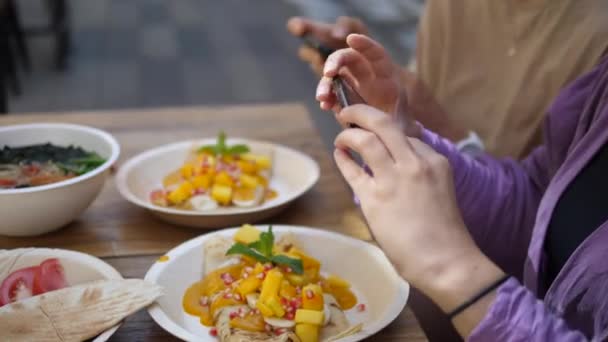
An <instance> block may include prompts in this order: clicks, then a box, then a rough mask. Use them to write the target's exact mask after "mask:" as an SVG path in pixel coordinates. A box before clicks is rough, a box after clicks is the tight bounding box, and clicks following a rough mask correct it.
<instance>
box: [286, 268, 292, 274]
mask: <svg viewBox="0 0 608 342" xmlns="http://www.w3.org/2000/svg"><path fill="white" fill-rule="evenodd" d="M285 272H287V273H291V272H293V270H292V269H291V267H287V268H286V269H285Z"/></svg>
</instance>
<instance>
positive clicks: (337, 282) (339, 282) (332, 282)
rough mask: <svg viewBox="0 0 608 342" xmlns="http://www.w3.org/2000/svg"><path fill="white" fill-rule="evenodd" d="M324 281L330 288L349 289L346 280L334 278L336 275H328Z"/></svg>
mask: <svg viewBox="0 0 608 342" xmlns="http://www.w3.org/2000/svg"><path fill="white" fill-rule="evenodd" d="M325 281H326V282H327V284H328V285H329V286H331V287H336V288H347V289H348V288H350V283H349V282H347V281H346V280H344V279H342V278H340V277H338V276H336V275H333V274H332V275H330V276H329V277H327V279H325Z"/></svg>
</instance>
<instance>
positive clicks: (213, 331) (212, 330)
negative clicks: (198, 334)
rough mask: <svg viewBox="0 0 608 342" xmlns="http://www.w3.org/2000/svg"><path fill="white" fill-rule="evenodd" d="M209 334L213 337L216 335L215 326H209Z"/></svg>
mask: <svg viewBox="0 0 608 342" xmlns="http://www.w3.org/2000/svg"><path fill="white" fill-rule="evenodd" d="M209 335H211V336H213V337H215V336H217V328H211V329H210V330H209Z"/></svg>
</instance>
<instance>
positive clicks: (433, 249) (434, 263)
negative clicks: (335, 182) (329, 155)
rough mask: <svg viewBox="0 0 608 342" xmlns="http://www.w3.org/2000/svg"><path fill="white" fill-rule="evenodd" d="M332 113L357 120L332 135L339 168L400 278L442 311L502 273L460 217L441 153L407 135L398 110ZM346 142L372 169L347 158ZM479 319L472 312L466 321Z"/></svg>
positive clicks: (354, 109) (345, 119)
mask: <svg viewBox="0 0 608 342" xmlns="http://www.w3.org/2000/svg"><path fill="white" fill-rule="evenodd" d="M337 117H338V119H339V120H340V121H342V122H352V123H354V124H356V125H358V126H359V127H361V128H353V129H346V130H344V131H343V132H342V133H340V134H339V135H338V137H337V138H336V141H335V145H336V150H335V155H334V157H335V160H336V163H337V165H338V168H339V169H340V172H341V173H342V174H343V175H344V178H345V179H346V181H347V182H348V183H349V185H350V186H351V187H352V189H353V191H354V192H355V194H356V195H357V197H358V198H359V200H360V202H361V209H362V210H363V214H364V215H365V217H366V219H367V221H368V224H369V226H370V229H371V230H372V232H373V233H374V236H375V238H376V240H377V242H378V243H379V244H380V246H381V247H382V249H383V250H384V251H385V252H386V254H387V255H388V257H389V258H390V259H391V261H392V262H393V264H394V265H395V267H396V269H397V270H398V272H399V273H400V274H401V275H402V276H403V277H404V278H405V279H407V280H408V281H409V282H410V283H411V284H412V285H413V286H415V287H417V288H419V289H420V290H422V291H423V292H424V293H425V294H427V295H428V296H430V297H431V298H432V299H433V300H434V301H435V302H436V303H437V304H438V305H439V306H440V307H441V308H442V309H444V311H446V312H447V311H450V310H452V309H454V308H455V307H456V306H458V305H459V304H461V303H462V302H464V301H465V300H467V299H469V298H471V297H472V296H473V295H475V294H476V293H477V292H479V291H480V290H481V289H482V288H483V287H484V286H488V284H490V283H492V282H493V281H495V280H496V279H498V278H499V277H500V275H501V274H502V272H501V271H500V269H498V268H497V267H496V266H495V265H494V264H493V263H492V262H490V261H489V259H487V258H486V257H485V256H484V255H483V254H482V253H481V251H480V250H479V249H478V248H477V246H476V245H475V243H474V242H473V240H472V238H471V236H470V235H469V233H468V231H467V229H466V227H465V225H464V223H463V220H462V217H461V214H460V211H459V209H458V205H457V203H456V198H455V194H454V184H453V176H452V172H451V169H450V165H449V163H448V161H447V159H446V158H445V157H443V156H442V155H440V154H438V153H436V152H435V151H434V150H433V149H431V148H430V147H429V146H427V145H425V144H424V143H422V142H421V141H419V140H418V139H412V138H408V137H406V136H405V135H404V134H403V132H402V131H401V130H400V129H399V128H398V127H397V124H396V122H395V121H396V118H395V117H393V116H390V115H387V114H386V113H383V112H381V111H378V110H377V109H374V108H372V107H369V106H365V105H355V106H350V107H348V108H345V109H343V110H342V111H341V112H340V113H338V114H337ZM351 150H352V151H354V152H357V153H358V154H360V155H361V157H362V158H363V160H364V161H365V163H366V164H367V165H368V167H369V168H370V169H371V171H372V173H373V176H370V175H369V174H367V173H366V172H365V171H364V170H363V169H362V168H361V167H360V166H359V165H358V164H357V163H355V161H353V159H351V158H350V155H349V154H348V152H347V151H351ZM477 316H478V315H477ZM477 316H475V317H477ZM463 317H467V316H466V315H465V316H463ZM476 323H477V321H475V319H473V320H472V322H471V323H470V324H469V325H467V328H466V329H472V327H474V326H475V325H476ZM466 329H463V330H466ZM469 331H470V330H469Z"/></svg>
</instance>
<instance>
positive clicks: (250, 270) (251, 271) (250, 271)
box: [245, 266, 253, 273]
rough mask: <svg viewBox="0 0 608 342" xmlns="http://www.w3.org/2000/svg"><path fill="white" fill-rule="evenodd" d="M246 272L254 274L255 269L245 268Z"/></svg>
mask: <svg viewBox="0 0 608 342" xmlns="http://www.w3.org/2000/svg"><path fill="white" fill-rule="evenodd" d="M245 272H246V273H253V267H251V266H247V267H245Z"/></svg>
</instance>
